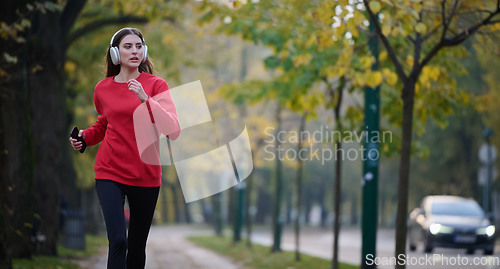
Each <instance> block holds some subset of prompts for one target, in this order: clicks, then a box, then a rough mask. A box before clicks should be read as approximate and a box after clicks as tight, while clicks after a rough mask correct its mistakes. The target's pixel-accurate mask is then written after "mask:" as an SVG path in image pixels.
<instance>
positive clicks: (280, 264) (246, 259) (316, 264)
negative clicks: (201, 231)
mask: <svg viewBox="0 0 500 269" xmlns="http://www.w3.org/2000/svg"><path fill="white" fill-rule="evenodd" d="M188 239H189V240H190V241H191V242H194V243H195V244H197V245H200V246H202V247H205V248H208V249H211V250H213V251H215V252H218V253H220V254H222V255H225V256H228V257H230V258H231V259H233V260H234V261H236V263H238V264H243V265H244V266H245V268H249V269H282V268H283V269H323V268H324V269H329V268H331V261H329V260H325V259H321V258H317V257H312V256H309V255H306V254H303V253H301V254H300V258H301V261H300V262H296V261H295V252H291V251H282V252H278V253H272V254H271V252H270V247H266V246H262V245H256V244H253V245H252V248H251V249H250V248H248V247H247V246H246V242H245V241H242V242H241V243H239V244H232V242H231V238H229V237H217V236H193V237H189V238H188ZM339 267H340V269H354V268H359V266H354V265H350V264H345V263H340V264H339Z"/></svg>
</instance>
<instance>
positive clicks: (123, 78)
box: [114, 68, 141, 82]
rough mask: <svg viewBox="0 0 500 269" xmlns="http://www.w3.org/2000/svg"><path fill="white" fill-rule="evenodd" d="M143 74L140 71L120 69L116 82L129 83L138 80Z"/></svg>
mask: <svg viewBox="0 0 500 269" xmlns="http://www.w3.org/2000/svg"><path fill="white" fill-rule="evenodd" d="M140 74H141V73H140V72H139V69H136V68H134V69H132V70H130V69H126V68H122V69H120V73H118V75H116V76H115V78H114V80H115V81H116V82H127V81H129V80H131V79H136V78H137V77H138V76H139V75H140Z"/></svg>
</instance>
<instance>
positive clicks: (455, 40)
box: [443, 0, 500, 47]
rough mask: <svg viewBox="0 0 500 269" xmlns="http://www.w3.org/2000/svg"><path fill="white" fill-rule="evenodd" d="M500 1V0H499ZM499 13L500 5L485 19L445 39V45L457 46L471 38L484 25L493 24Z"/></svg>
mask: <svg viewBox="0 0 500 269" xmlns="http://www.w3.org/2000/svg"><path fill="white" fill-rule="evenodd" d="M498 1H500V0H498ZM497 14H500V6H499V7H498V8H497V10H496V11H495V12H493V13H491V14H490V15H489V16H488V17H486V18H485V19H484V20H482V21H481V22H479V23H478V24H476V25H473V26H471V27H469V28H466V29H465V30H464V31H462V32H460V33H459V34H457V35H455V36H454V37H452V38H449V39H445V40H444V44H443V45H444V46H445V47H452V46H456V45H458V44H460V43H462V42H464V41H465V40H466V39H467V38H469V37H470V36H471V35H473V34H474V33H475V32H476V31H477V30H479V28H481V27H482V26H484V25H488V24H492V22H491V19H492V18H493V17H494V16H495V15H497Z"/></svg>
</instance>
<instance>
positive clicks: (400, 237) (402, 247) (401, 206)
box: [395, 80, 416, 269]
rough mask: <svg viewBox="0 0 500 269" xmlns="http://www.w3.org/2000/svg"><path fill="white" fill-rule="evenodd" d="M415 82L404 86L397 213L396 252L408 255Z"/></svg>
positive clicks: (401, 266)
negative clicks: (409, 188) (409, 189)
mask: <svg viewBox="0 0 500 269" xmlns="http://www.w3.org/2000/svg"><path fill="white" fill-rule="evenodd" d="M415 81H416V80H409V81H406V83H404V86H403V95H402V98H403V127H402V129H403V136H402V142H401V163H400V165H399V179H398V204H397V211H396V252H395V257H399V256H398V255H401V254H406V233H407V215H408V187H409V178H410V157H411V139H412V124H413V104H414V101H413V100H414V95H415ZM396 268H398V269H401V268H406V266H405V264H397V265H396Z"/></svg>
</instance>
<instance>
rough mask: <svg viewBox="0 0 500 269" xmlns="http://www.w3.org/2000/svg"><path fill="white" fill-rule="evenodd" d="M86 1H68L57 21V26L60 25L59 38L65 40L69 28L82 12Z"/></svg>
mask: <svg viewBox="0 0 500 269" xmlns="http://www.w3.org/2000/svg"><path fill="white" fill-rule="evenodd" d="M86 2H87V0H74V1H68V2H67V4H66V6H65V7H64V10H63V12H62V14H61V17H60V19H59V24H60V25H61V37H63V38H66V37H67V36H68V33H69V31H70V30H71V27H73V25H74V24H75V21H76V18H77V17H78V14H80V12H81V11H82V9H83V7H84V6H85V3H86Z"/></svg>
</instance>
